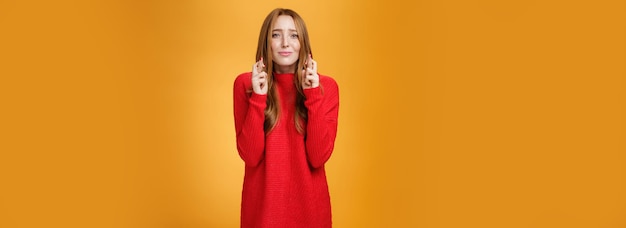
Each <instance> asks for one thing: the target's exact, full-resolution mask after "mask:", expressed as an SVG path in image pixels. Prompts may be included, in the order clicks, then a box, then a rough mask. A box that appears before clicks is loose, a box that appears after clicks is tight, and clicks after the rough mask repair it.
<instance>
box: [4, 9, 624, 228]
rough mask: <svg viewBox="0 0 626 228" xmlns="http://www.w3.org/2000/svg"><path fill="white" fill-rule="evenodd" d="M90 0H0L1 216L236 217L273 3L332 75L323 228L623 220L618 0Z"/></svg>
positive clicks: (171, 223) (36, 223) (23, 223)
mask: <svg viewBox="0 0 626 228" xmlns="http://www.w3.org/2000/svg"><path fill="white" fill-rule="evenodd" d="M88 2H89V3H86V2H85V1H41V2H37V3H35V2H25V1H2V2H0V31H1V35H0V75H2V82H1V83H0V104H1V105H2V112H1V113H2V114H1V115H2V118H1V120H0V128H1V129H2V130H1V132H2V136H1V137H0V151H1V157H0V181H1V183H0V184H1V187H0V212H1V213H0V227H238V225H239V203H240V195H241V186H242V180H243V169H244V164H243V162H242V161H241V160H240V158H239V157H238V155H237V151H236V147H235V138H234V136H235V133H234V124H233V117H232V83H233V80H234V78H235V76H236V75H237V74H239V73H241V72H244V71H249V69H250V68H251V66H252V64H253V63H254V54H255V51H256V42H257V38H258V31H259V29H260V26H261V22H262V20H263V19H264V17H265V16H266V15H267V13H269V12H270V11H271V10H272V9H273V8H275V7H286V8H292V9H294V10H296V11H297V12H299V13H300V14H301V16H302V17H303V18H304V19H305V21H306V23H307V26H308V28H309V32H310V34H311V40H312V45H313V51H314V57H315V59H316V60H317V62H318V63H319V71H320V72H321V73H323V74H327V75H331V76H333V77H334V78H335V79H336V80H337V82H338V83H339V86H340V90H341V108H340V120H339V134H338V137H337V142H336V148H335V152H334V154H333V156H332V157H331V160H330V161H329V163H328V164H327V167H326V169H327V173H328V181H329V185H330V191H331V198H332V206H333V221H334V225H335V227H603V228H609V227H626V216H625V215H626V112H625V110H626V92H625V91H626V3H625V2H624V1H608V0H606V1H605V0H596V1H526V0H524V1H522V0H514V1H504V2H503V1H494V0H478V1H452V0H444V1H427V0H424V1H406V2H405V1H389V0H385V1H383V0H379V1H337V0H324V1H298V2H296V1H266V2H259V1H222V2H219V3H218V2H215V1H176V3H171V2H168V1H148V2H139V1H135V2H129V1H88ZM409 2H414V3H409Z"/></svg>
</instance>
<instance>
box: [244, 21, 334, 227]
mask: <svg viewBox="0 0 626 228" xmlns="http://www.w3.org/2000/svg"><path fill="white" fill-rule="evenodd" d="M256 61H257V62H256V63H255V64H254V65H253V66H252V72H248V73H243V74H241V75H239V76H238V77H237V79H236V80H235V85H234V114H235V130H236V133H237V150H238V151H239V156H240V157H241V158H242V159H243V161H244V163H245V177H244V183H243V193H242V202H241V227H272V228H276V227H315V228H319V227H331V226H332V223H331V210H330V196H329V193H328V185H327V182H326V173H325V171H324V164H325V163H326V161H327V160H328V159H329V157H330V155H331V153H332V151H333V148H334V144H335V137H336V135H337V115H338V112H339V91H338V87H337V83H336V82H335V81H334V80H333V79H332V78H330V77H328V76H324V75H320V74H318V73H317V62H316V61H315V60H313V58H312V52H311V45H310V43H309V36H308V33H307V29H306V26H305V25H304V21H303V20H302V18H301V17H300V16H299V15H298V14H297V13H296V12H294V11H292V10H289V9H275V10H273V11H272V12H270V14H269V15H268V16H267V17H266V18H265V21H264V22H263V26H262V27H261V33H260V35H259V43H258V47H257V52H256Z"/></svg>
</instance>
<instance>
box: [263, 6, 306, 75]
mask: <svg viewBox="0 0 626 228" xmlns="http://www.w3.org/2000/svg"><path fill="white" fill-rule="evenodd" d="M272 27H273V29H272V36H271V41H270V42H271V46H272V58H273V59H274V63H275V64H276V72H277V73H294V72H295V69H296V62H297V61H298V57H299V53H300V41H299V40H298V32H297V31H296V25H295V24H294V21H293V18H292V17H291V16H287V15H280V16H278V18H277V19H276V22H275V23H274V26H272Z"/></svg>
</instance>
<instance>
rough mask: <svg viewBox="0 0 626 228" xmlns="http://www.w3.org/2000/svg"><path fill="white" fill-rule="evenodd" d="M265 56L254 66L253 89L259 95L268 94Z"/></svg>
mask: <svg viewBox="0 0 626 228" xmlns="http://www.w3.org/2000/svg"><path fill="white" fill-rule="evenodd" d="M264 69H265V64H264V63H263V58H261V60H259V61H258V62H256V63H255V64H254V65H253V66H252V90H253V91H254V93H256V94H259V95H265V94H267V87H268V86H267V73H266V72H265V71H264Z"/></svg>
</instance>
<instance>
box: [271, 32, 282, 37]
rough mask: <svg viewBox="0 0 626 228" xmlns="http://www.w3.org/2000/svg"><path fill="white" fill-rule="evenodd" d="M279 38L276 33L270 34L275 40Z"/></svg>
mask: <svg viewBox="0 0 626 228" xmlns="http://www.w3.org/2000/svg"><path fill="white" fill-rule="evenodd" d="M279 36H280V35H279V34H278V33H274V34H272V37H273V38H276V37H279Z"/></svg>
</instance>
